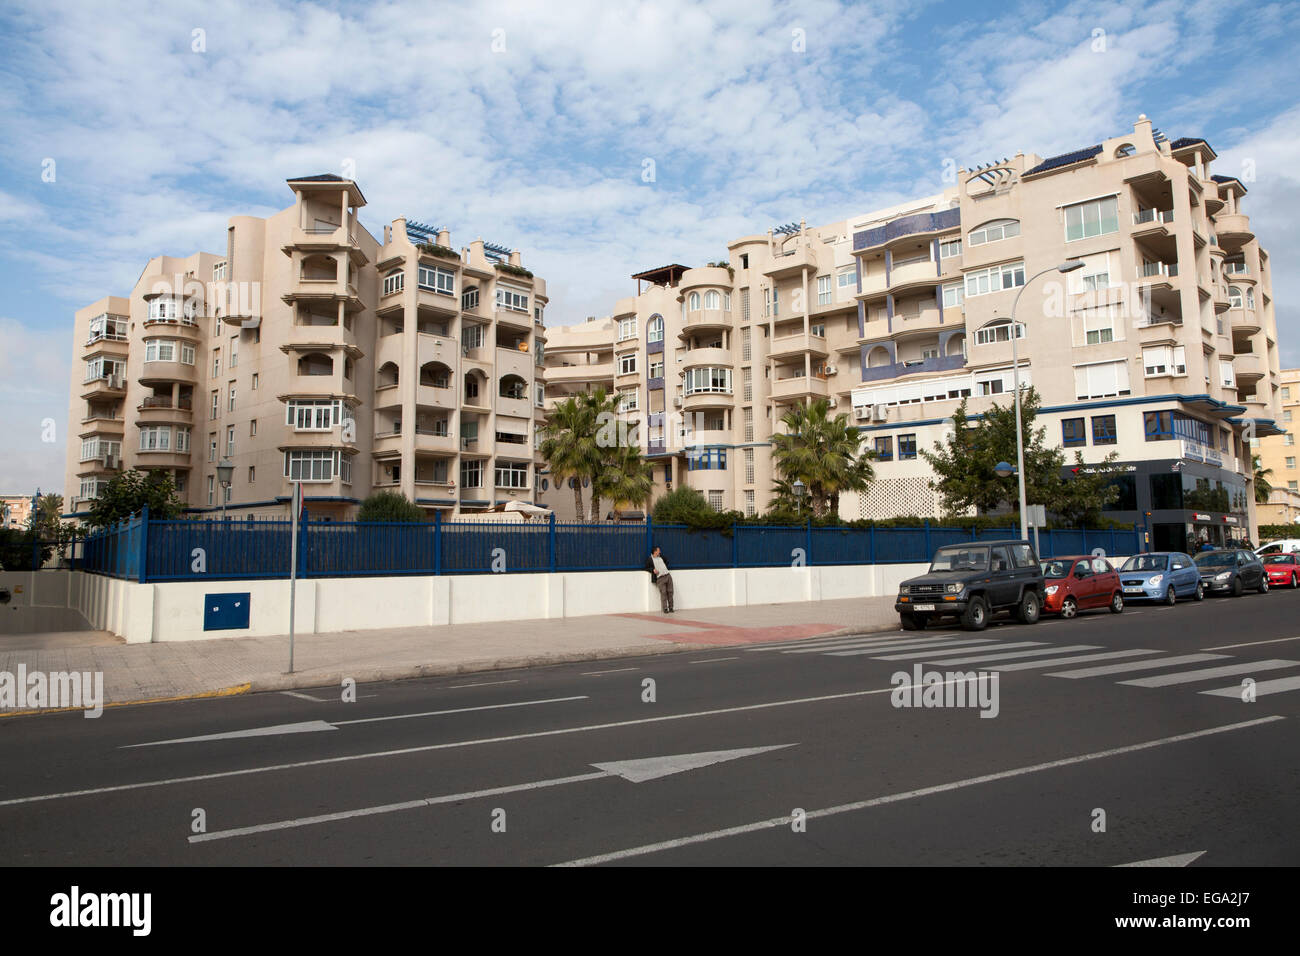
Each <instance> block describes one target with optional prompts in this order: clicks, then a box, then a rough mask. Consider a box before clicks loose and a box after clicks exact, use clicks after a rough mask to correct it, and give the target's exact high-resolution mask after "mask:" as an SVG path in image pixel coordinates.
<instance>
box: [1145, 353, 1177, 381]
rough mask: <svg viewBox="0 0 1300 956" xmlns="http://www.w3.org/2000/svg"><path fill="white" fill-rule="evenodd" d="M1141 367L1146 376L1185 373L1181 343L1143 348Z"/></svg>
mask: <svg viewBox="0 0 1300 956" xmlns="http://www.w3.org/2000/svg"><path fill="white" fill-rule="evenodd" d="M1142 368H1143V374H1145V375H1146V377H1147V378H1151V377H1152V376H1155V375H1186V374H1187V360H1186V357H1185V350H1184V348H1183V346H1181V345H1175V346H1168V345H1161V346H1157V347H1155V348H1149V349H1143V350H1142Z"/></svg>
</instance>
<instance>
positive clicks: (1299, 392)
mask: <svg viewBox="0 0 1300 956" xmlns="http://www.w3.org/2000/svg"><path fill="white" fill-rule="evenodd" d="M1278 405H1279V410H1280V411H1281V413H1282V417H1281V418H1280V419H1279V420H1278V423H1277V424H1278V428H1279V429H1280V430H1281V432H1282V434H1280V435H1272V436H1270V437H1268V438H1261V439H1259V440H1258V441H1257V442H1256V444H1255V454H1257V455H1259V463H1260V467H1262V468H1266V469H1269V470H1270V471H1271V472H1272V474H1270V475H1268V483H1269V484H1270V485H1271V486H1272V488H1273V490H1272V492H1271V493H1270V494H1269V498H1268V504H1262V505H1259V506H1258V507H1259V523H1260V524H1297V523H1300V468H1297V467H1296V457H1297V455H1298V454H1300V452H1297V450H1296V440H1295V436H1296V433H1297V432H1300V369H1295V368H1286V369H1282V371H1281V374H1280V375H1279V376H1278ZM1293 537H1300V527H1297V528H1296V534H1295V535H1294V536H1293Z"/></svg>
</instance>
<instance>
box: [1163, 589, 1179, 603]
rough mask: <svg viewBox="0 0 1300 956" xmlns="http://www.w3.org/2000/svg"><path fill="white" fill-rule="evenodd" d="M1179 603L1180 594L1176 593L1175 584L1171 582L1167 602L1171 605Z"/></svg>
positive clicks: (1167, 592)
mask: <svg viewBox="0 0 1300 956" xmlns="http://www.w3.org/2000/svg"><path fill="white" fill-rule="evenodd" d="M1177 603H1178V595H1177V594H1175V593H1174V586H1173V585H1172V584H1171V585H1169V590H1168V591H1166V592H1165V604H1167V605H1168V606H1169V607H1173V606H1174V605H1175V604H1177Z"/></svg>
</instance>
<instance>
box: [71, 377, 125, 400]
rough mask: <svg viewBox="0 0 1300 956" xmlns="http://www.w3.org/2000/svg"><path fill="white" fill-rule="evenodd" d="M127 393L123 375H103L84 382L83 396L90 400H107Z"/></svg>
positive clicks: (82, 387)
mask: <svg viewBox="0 0 1300 956" xmlns="http://www.w3.org/2000/svg"><path fill="white" fill-rule="evenodd" d="M125 394H126V383H125V381H124V380H123V379H122V377H121V376H117V375H101V376H100V377H99V378H92V379H91V380H90V381H88V382H84V383H82V386H81V397H82V398H84V399H87V400H89V401H95V400H99V401H106V400H108V399H113V398H121V397H122V396H123V395H125Z"/></svg>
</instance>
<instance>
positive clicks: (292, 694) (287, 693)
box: [280, 690, 330, 704]
mask: <svg viewBox="0 0 1300 956" xmlns="http://www.w3.org/2000/svg"><path fill="white" fill-rule="evenodd" d="M280 693H281V694H283V695H284V696H285V697H297V698H298V699H299V700H309V701H311V702H312V703H315V704H328V703H330V701H326V700H321V699H320V698H319V697H313V696H312V695H311V694H300V693H298V692H297V691H296V690H282V691H280Z"/></svg>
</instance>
